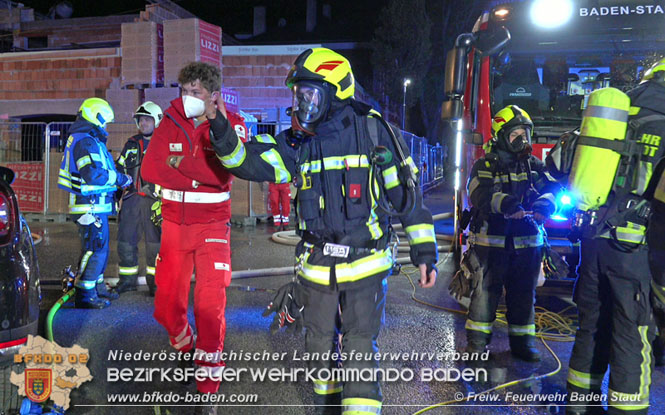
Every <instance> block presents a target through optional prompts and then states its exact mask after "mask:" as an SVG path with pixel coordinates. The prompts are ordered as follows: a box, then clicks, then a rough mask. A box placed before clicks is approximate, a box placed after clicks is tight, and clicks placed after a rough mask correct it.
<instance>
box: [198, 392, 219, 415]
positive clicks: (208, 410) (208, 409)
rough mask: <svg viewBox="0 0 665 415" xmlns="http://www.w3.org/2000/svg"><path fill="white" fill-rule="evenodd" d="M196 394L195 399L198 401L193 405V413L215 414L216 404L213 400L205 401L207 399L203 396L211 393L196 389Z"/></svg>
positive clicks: (201, 414) (202, 414)
mask: <svg viewBox="0 0 665 415" xmlns="http://www.w3.org/2000/svg"><path fill="white" fill-rule="evenodd" d="M196 395H197V396H196V398H197V399H196V401H197V402H198V403H197V404H196V406H195V407H194V415H217V404H216V403H213V402H207V401H208V399H206V398H205V396H204V395H211V394H209V393H203V392H199V391H196Z"/></svg>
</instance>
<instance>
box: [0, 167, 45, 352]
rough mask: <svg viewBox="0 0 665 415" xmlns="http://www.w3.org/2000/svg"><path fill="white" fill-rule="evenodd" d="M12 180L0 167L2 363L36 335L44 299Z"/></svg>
mask: <svg viewBox="0 0 665 415" xmlns="http://www.w3.org/2000/svg"><path fill="white" fill-rule="evenodd" d="M13 180H14V172H13V171H12V170H10V169H8V168H6V167H2V166H0V363H2V362H4V361H6V360H9V358H10V357H11V356H12V355H13V354H14V353H15V352H16V351H17V350H18V349H19V348H20V347H21V346H22V345H23V344H24V343H25V342H26V340H27V337H28V335H29V334H33V335H36V334H37V326H38V321H39V302H40V299H41V289H40V286H39V266H38V265H37V256H36V254H35V245H34V242H33V240H32V235H31V233H30V228H28V224H27V222H26V220H25V218H24V217H23V215H21V212H20V211H19V208H18V202H17V200H16V194H15V193H14V191H13V190H12V188H11V186H10V184H11V183H12V181H13Z"/></svg>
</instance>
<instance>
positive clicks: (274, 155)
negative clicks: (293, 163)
mask: <svg viewBox="0 0 665 415" xmlns="http://www.w3.org/2000/svg"><path fill="white" fill-rule="evenodd" d="M261 158H262V159H263V160H265V161H267V162H268V163H269V164H270V165H271V166H272V167H273V169H275V183H288V182H290V181H291V173H289V171H288V170H287V168H286V166H285V165H284V161H283V160H282V156H281V155H280V154H279V152H278V151H277V150H275V149H274V148H271V149H270V150H268V151H264V152H263V153H261Z"/></svg>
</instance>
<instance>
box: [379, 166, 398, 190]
mask: <svg viewBox="0 0 665 415" xmlns="http://www.w3.org/2000/svg"><path fill="white" fill-rule="evenodd" d="M383 181H384V183H385V184H386V189H387V190H390V189H392V188H394V187H397V186H399V178H398V176H397V167H395V166H392V167H390V168H389V169H386V170H385V171H384V172H383Z"/></svg>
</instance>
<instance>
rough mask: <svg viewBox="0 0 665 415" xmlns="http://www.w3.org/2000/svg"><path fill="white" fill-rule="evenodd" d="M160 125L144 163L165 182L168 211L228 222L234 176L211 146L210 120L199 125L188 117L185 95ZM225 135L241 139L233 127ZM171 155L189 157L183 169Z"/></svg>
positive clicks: (182, 219)
mask: <svg viewBox="0 0 665 415" xmlns="http://www.w3.org/2000/svg"><path fill="white" fill-rule="evenodd" d="M164 115H165V116H164V118H163V119H162V122H161V123H160V124H159V127H157V128H156V129H155V132H154V133H153V135H152V139H151V140H150V146H149V147H148V150H147V151H146V153H145V157H144V158H143V163H142V164H141V176H142V177H143V178H144V179H145V180H147V181H148V182H150V183H155V184H157V185H159V186H161V187H162V216H163V217H164V219H165V220H168V221H171V222H174V223H178V224H185V225H187V224H193V223H208V222H220V221H228V220H229V219H230V218H231V204H230V203H231V202H230V191H231V179H232V176H231V174H229V172H228V171H226V169H224V167H222V165H221V164H220V163H219V160H217V157H216V156H215V152H214V151H213V149H212V147H211V145H210V124H209V123H208V121H207V120H206V121H204V122H202V123H201V124H199V125H198V126H197V127H194V121H193V120H192V119H189V118H187V117H186V116H185V110H184V108H183V106H182V99H181V98H176V99H174V100H173V101H171V106H170V107H169V108H168V109H167V110H166V111H165V114H164ZM220 134H227V135H229V137H228V138H226V139H227V140H233V139H237V136H236V134H235V132H234V131H233V128H228V129H226V130H223V131H222V132H221V133H220ZM169 156H184V158H183V159H182V161H181V162H180V165H179V166H178V168H173V167H171V166H169V165H168V164H166V160H167V159H168V158H169Z"/></svg>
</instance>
